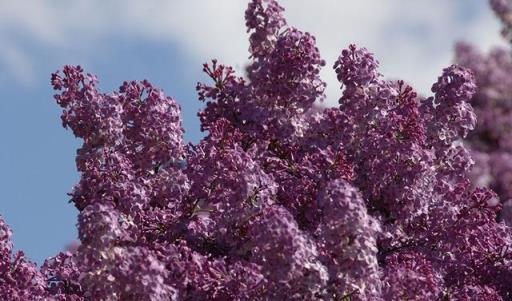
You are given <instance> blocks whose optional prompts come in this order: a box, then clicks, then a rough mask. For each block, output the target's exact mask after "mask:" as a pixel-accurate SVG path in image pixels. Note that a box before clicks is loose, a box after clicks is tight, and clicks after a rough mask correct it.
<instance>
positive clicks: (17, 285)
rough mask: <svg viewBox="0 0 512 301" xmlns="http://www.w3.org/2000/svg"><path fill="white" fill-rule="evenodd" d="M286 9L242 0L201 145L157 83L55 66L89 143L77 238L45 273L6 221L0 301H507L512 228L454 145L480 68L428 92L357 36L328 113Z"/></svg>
mask: <svg viewBox="0 0 512 301" xmlns="http://www.w3.org/2000/svg"><path fill="white" fill-rule="evenodd" d="M283 12H284V9H283V8H282V7H281V6H279V4H278V3H277V2H276V1H275V0H252V1H251V2H250V3H249V6H248V9H247V10H246V13H245V17H246V25H247V29H248V32H249V33H250V38H249V40H250V48H249V51H250V54H251V62H250V65H249V66H248V67H247V69H246V75H245V76H237V75H236V74H235V72H234V69H233V68H231V67H229V66H225V65H222V64H220V63H219V62H218V61H216V60H213V61H212V64H205V65H204V66H203V68H204V69H203V70H204V72H205V73H206V74H207V75H208V76H209V77H210V78H211V80H212V83H199V84H198V85H197V91H198V97H199V99H200V100H201V101H204V102H205V103H206V105H205V108H204V109H203V110H202V111H201V112H199V117H200V121H201V128H202V129H203V130H204V131H206V132H207V134H206V136H205V137H204V138H203V139H202V140H201V141H200V142H199V143H198V144H196V145H191V144H189V145H186V144H185V143H184V142H183V129H182V125H181V115H180V114H181V113H180V107H179V105H178V104H177V102H176V100H174V99H173V98H171V97H168V96H166V95H165V94H164V92H163V91H162V90H161V89H158V88H156V87H154V86H153V85H151V84H150V83H149V82H147V81H142V82H136V81H130V82H125V83H123V85H122V86H121V87H120V88H119V90H118V91H116V92H114V93H102V92H100V91H99V89H98V81H97V79H96V77H95V76H93V75H90V74H86V73H84V71H83V70H82V69H81V68H80V67H79V66H75V67H73V66H66V67H64V69H63V71H62V72H56V73H55V74H53V75H52V80H51V81H52V85H53V87H54V89H55V90H56V91H57V95H56V96H55V98H56V100H57V103H58V104H59V105H60V106H61V107H62V109H63V114H62V121H63V124H64V126H65V127H68V128H70V129H71V130H72V131H73V133H74V134H75V136H77V137H79V138H81V139H82V140H83V146H82V147H81V148H80V149H79V150H78V153H77V159H76V163H77V168H78V171H79V172H80V174H81V178H80V182H79V183H78V184H77V185H76V186H75V188H74V189H73V191H72V192H71V193H70V195H71V198H72V199H71V201H72V202H73V203H74V205H75V206H76V208H77V209H78V210H79V216H78V224H77V227H78V233H79V238H80V245H79V246H78V247H77V248H76V250H74V251H73V252H63V253H59V254H58V255H57V256H55V257H53V258H50V259H48V260H47V261H46V262H45V264H44V265H43V267H42V268H41V269H40V270H38V269H37V268H36V267H35V265H34V264H32V263H30V262H28V261H27V260H26V259H24V257H23V254H22V253H18V255H13V254H12V244H11V242H10V238H11V232H10V230H9V228H8V227H7V226H6V225H5V223H4V222H3V220H1V219H0V255H2V256H1V257H0V299H2V300H8V301H11V300H12V301H14V300H27V301H28V300H73V301H82V300H83V301H93V300H108V301H114V300H154V301H157V300H180V301H181V300H184V301H189V300H190V301H193V300H205V301H206V300H212V301H213V300H217V301H222V300H256V301H257V300H261V301H263V300H319V301H320V300H331V301H340V300H344V301H345V300H351V301H367V300H369V301H388V300H389V301H394V300H461V301H462V300H483V301H491V300H498V301H500V300H502V301H505V300H512V296H511V295H510V292H511V291H512V262H511V260H512V258H511V257H512V237H511V232H510V229H509V227H508V226H507V225H506V224H505V223H503V222H498V221H497V214H498V213H499V212H501V208H502V205H501V203H500V202H499V201H498V197H497V195H496V194H495V193H494V192H492V191H491V190H490V189H488V188H475V187H473V186H472V185H471V183H470V177H469V176H468V173H469V171H470V169H471V166H472V165H473V159H472V158H471V156H470V153H469V151H468V150H467V148H466V147H465V146H464V144H463V143H462V142H461V140H462V139H464V138H466V137H467V135H468V133H470V131H471V130H473V128H474V127H475V123H476V117H475V113H474V112H473V109H472V107H471V105H470V103H469V101H470V99H471V98H472V97H473V95H474V94H475V93H477V95H478V93H480V92H476V91H477V90H476V86H475V77H474V75H473V73H472V72H471V71H469V69H466V68H464V67H461V66H459V65H452V66H449V67H447V68H445V69H444V70H443V71H442V74H441V75H440V76H439V78H438V79H437V81H436V82H435V83H434V84H433V86H432V92H433V96H431V97H427V98H425V97H420V96H418V95H417V93H416V92H415V91H414V90H413V88H412V87H410V86H408V85H407V84H405V82H404V81H400V80H399V81H389V80H385V79H384V78H383V77H382V75H381V74H380V73H379V71H378V70H379V62H378V61H377V60H376V59H375V58H374V56H373V54H372V53H371V52H369V51H368V50H367V49H365V48H359V47H357V46H356V45H350V46H349V47H348V48H347V49H345V50H343V51H342V52H341V54H340V56H339V58H338V60H337V61H336V62H335V64H334V66H333V69H334V72H336V74H337V78H338V80H339V81H340V84H341V91H340V93H341V97H340V99H339V106H337V107H333V108H321V107H319V106H317V105H316V104H315V103H316V102H320V101H322V100H323V98H324V93H323V92H324V89H325V83H324V82H323V81H322V80H321V79H320V77H319V73H320V70H321V68H322V67H323V66H324V65H325V62H324V60H322V58H321V56H320V53H319V50H318V48H317V47H316V44H315V43H316V42H315V38H314V37H313V36H312V35H311V34H309V33H305V32H302V31H300V30H298V29H296V28H293V27H291V26H289V25H288V24H287V22H286V20H285V18H284V16H283ZM476 77H477V78H476V80H477V82H478V80H479V75H478V73H477V76H476ZM471 137H472V136H470V138H469V139H471Z"/></svg>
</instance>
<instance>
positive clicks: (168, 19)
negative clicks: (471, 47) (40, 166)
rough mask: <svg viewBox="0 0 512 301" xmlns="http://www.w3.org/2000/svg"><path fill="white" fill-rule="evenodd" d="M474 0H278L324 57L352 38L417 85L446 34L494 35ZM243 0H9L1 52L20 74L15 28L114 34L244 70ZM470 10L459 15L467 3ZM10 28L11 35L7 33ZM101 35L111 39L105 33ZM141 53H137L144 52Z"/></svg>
mask: <svg viewBox="0 0 512 301" xmlns="http://www.w3.org/2000/svg"><path fill="white" fill-rule="evenodd" d="M482 2H483V1H481V0H458V1H445V0H429V1H399V0H386V1H374V0H359V1H348V0H316V1H296V0H295V1H294V0H282V1H281V4H282V5H283V6H284V7H286V9H287V11H286V16H287V17H288V19H289V23H290V24H292V25H294V26H296V27H298V28H300V29H303V30H307V31H309V32H311V33H313V34H314V35H316V36H317V41H318V44H319V48H320V50H321V52H322V53H323V55H324V56H325V58H326V59H327V61H328V62H329V63H332V62H334V60H335V59H336V57H337V55H338V54H339V52H340V50H341V49H342V48H345V47H346V46H347V45H348V44H350V43H356V44H358V45H359V46H365V47H367V48H368V49H370V50H371V51H372V52H374V53H376V55H377V57H378V59H379V60H380V61H381V65H382V72H383V73H384V74H385V75H386V76H388V77H391V78H405V79H407V80H408V81H409V82H410V83H411V84H413V85H414V86H415V87H416V88H417V89H418V90H419V91H420V92H422V93H427V92H428V90H429V87H430V85H431V83H432V82H433V81H434V80H435V79H436V77H437V76H438V75H439V73H440V70H441V69H442V68H443V67H445V66H447V65H448V64H449V63H450V61H451V58H452V49H453V48H452V47H453V43H454V42H455V41H456V40H459V39H466V40H469V41H473V42H476V43H478V44H479V45H480V46H482V47H483V48H489V47H490V45H493V44H496V43H499V42H500V38H499V34H498V30H499V25H498V23H497V21H496V20H495V19H494V17H493V16H492V14H491V12H490V10H488V9H487V7H486V6H485V4H484V3H482ZM246 3H247V1H233V0H215V1H205V0H188V1H165V0H149V1H138V0H125V1H108V2H107V1H101V0H78V1H57V0H53V1H52V0H49V1H40V0H25V1H6V2H4V3H2V8H1V9H0V20H1V21H0V45H4V46H3V47H2V48H0V61H1V62H3V63H4V64H6V65H7V66H8V70H9V72H12V73H13V75H14V76H15V77H16V78H18V79H19V80H21V81H27V80H28V79H30V77H31V76H30V73H31V72H33V67H31V66H32V65H31V62H32V61H34V60H35V59H36V58H34V57H27V55H26V52H25V51H24V50H23V48H22V47H21V46H20V45H18V44H17V42H16V40H14V39H12V37H13V36H16V35H17V34H22V35H23V37H24V38H29V39H32V40H33V41H34V42H36V43H41V44H43V45H45V46H46V47H50V48H52V49H54V51H56V52H59V51H65V49H66V48H67V47H69V45H75V47H80V48H81V49H87V48H94V45H95V43H96V42H97V41H99V40H102V39H104V38H105V37H108V36H112V35H123V36H128V37H133V38H134V39H137V38H140V37H144V38H146V39H152V40H155V41H157V42H173V43H175V44H178V45H180V46H181V47H183V49H185V50H186V51H187V53H189V55H190V57H191V61H193V62H202V61H204V60H206V59H208V58H210V57H216V58H219V59H220V60H221V61H223V62H225V63H228V64H231V65H234V66H238V69H242V67H243V65H244V64H245V63H246V60H247V47H248V44H247V36H246V32H245V26H244V19H243V12H244V10H245V7H246ZM471 6H472V7H477V8H478V9H476V13H475V12H474V11H473V12H472V14H471V16H468V15H465V14H464V12H465V10H468V7H471ZM9 37H11V38H9ZM107 42H108V40H107ZM141 59H143V57H141ZM323 75H324V78H325V79H326V80H327V82H328V87H329V88H328V99H329V101H330V103H334V102H336V98H337V96H336V94H337V87H338V83H337V82H336V79H335V76H334V73H333V72H332V71H331V70H330V68H326V70H325V71H324V72H323Z"/></svg>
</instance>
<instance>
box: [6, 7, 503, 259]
mask: <svg viewBox="0 0 512 301" xmlns="http://www.w3.org/2000/svg"><path fill="white" fill-rule="evenodd" d="M105 3H107V2H105V1H101V0H76V1H69V2H68V1H59V0H48V1H43V0H23V1H2V3H1V4H0V93H1V96H2V97H1V98H0V137H2V147H1V148H0V189H1V191H2V193H1V195H0V214H1V215H2V216H3V217H4V218H5V219H6V220H7V222H8V223H9V224H10V225H11V227H12V228H13V230H14V242H15V245H16V248H18V249H22V250H24V251H25V252H26V254H27V255H28V256H29V257H30V258H32V259H33V260H35V261H36V262H38V263H42V262H43V260H44V259H45V258H46V257H48V256H51V255H53V254H56V253H57V252H58V251H59V250H61V249H62V248H63V247H64V245H66V244H67V243H68V242H70V241H71V240H73V239H75V237H76V229H75V223H76V215H77V211H76V210H75V209H74V207H73V206H72V205H71V204H69V203H68V199H69V198H68V196H67V195H66V193H67V192H70V191H71V189H72V187H73V185H74V184H75V183H76V182H77V181H78V179H79V175H78V173H77V172H76V171H75V165H74V156H75V152H76V148H77V147H78V146H79V145H80V141H78V140H76V139H74V138H73V136H72V134H71V132H69V131H66V130H64V129H63V128H62V127H61V122H60V110H59V108H58V106H57V105H56V104H55V103H54V101H53V98H52V95H53V92H52V90H51V87H50V84H49V77H50V73H51V72H54V71H55V70H56V69H58V68H61V66H63V65H64V64H80V65H82V66H83V67H84V69H85V70H86V71H88V72H91V73H95V74H97V75H98V77H99V79H100V87H101V89H102V90H103V91H105V92H107V91H111V90H113V89H117V87H118V86H119V85H120V84H121V83H122V82H123V81H124V80H129V79H148V80H150V81H151V82H153V83H154V84H155V85H156V86H159V87H161V88H163V89H164V90H165V92H166V93H167V94H168V95H171V96H174V97H175V98H176V99H177V100H178V101H179V103H180V104H181V106H182V110H183V118H184V126H185V129H186V139H187V140H188V141H193V142H195V141H198V140H199V139H200V137H201V133H200V132H199V125H198V121H197V118H196V112H197V110H198V109H199V108H200V107H201V103H200V102H199V101H198V100H197V98H196V95H195V84H196V82H197V81H198V80H203V79H205V78H204V77H203V76H202V74H201V73H200V71H201V64H202V63H203V62H205V61H207V60H209V59H210V58H214V57H215V58H218V59H219V60H220V61H221V62H224V63H227V64H231V65H233V66H234V67H235V69H237V70H241V69H242V68H243V66H244V64H245V62H246V59H247V51H246V49H247V47H248V43H247V36H246V33H245V28H244V20H243V12H244V9H245V6H246V3H247V2H246V1H237V0H215V1H206V0H187V1H185V0H180V1H178V0H175V1H164V0H148V1H136V0H125V1H111V2H108V4H105ZM281 3H282V5H283V6H285V8H286V9H287V12H286V16H287V17H288V19H289V23H290V24H292V25H295V26H296V27H298V28H300V29H302V30H305V31H309V32H311V33H313V34H314V35H315V36H317V40H318V44H319V48H320V51H321V53H323V54H324V56H325V58H326V59H327V62H328V66H330V65H331V64H332V63H333V62H334V59H335V58H336V56H337V55H338V53H339V51H340V50H341V49H342V48H344V47H346V46H347V45H348V44H349V43H356V44H358V45H359V46H365V47H367V48H368V49H370V50H371V51H372V52H374V53H375V54H376V56H377V58H378V59H379V60H380V62H381V65H382V68H381V71H382V73H383V74H384V75H386V76H388V77H391V78H403V79H406V80H407V81H408V82H410V83H411V84H413V86H415V87H416V88H417V89H418V90H419V91H420V92H421V93H424V94H426V93H428V89H429V86H430V84H431V83H432V82H433V81H435V79H436V78H437V76H438V75H439V73H440V70H441V69H442V68H443V67H446V66H448V65H449V64H450V61H451V58H452V47H453V43H454V42H455V41H456V40H460V39H465V40H468V41H472V42H474V43H477V44H478V45H480V46H481V48H483V49H489V47H490V46H491V45H494V44H497V43H502V42H501V40H500V38H499V34H498V31H499V24H498V23H497V21H496V20H494V18H493V16H492V13H491V12H490V11H489V10H488V8H487V5H486V1H482V0H453V1H445V0H414V1H399V0H382V1H373V0H360V1H348V0H347V1H346V0H315V1H305V0H304V1H297V0H295V1H294V0H283V1H281ZM323 75H325V79H326V81H327V83H328V93H327V94H328V103H329V104H331V105H332V104H335V103H336V100H337V97H338V95H337V89H338V84H337V83H336V81H335V76H334V73H333V72H332V71H331V70H330V69H329V68H326V69H325V70H324V71H323Z"/></svg>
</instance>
